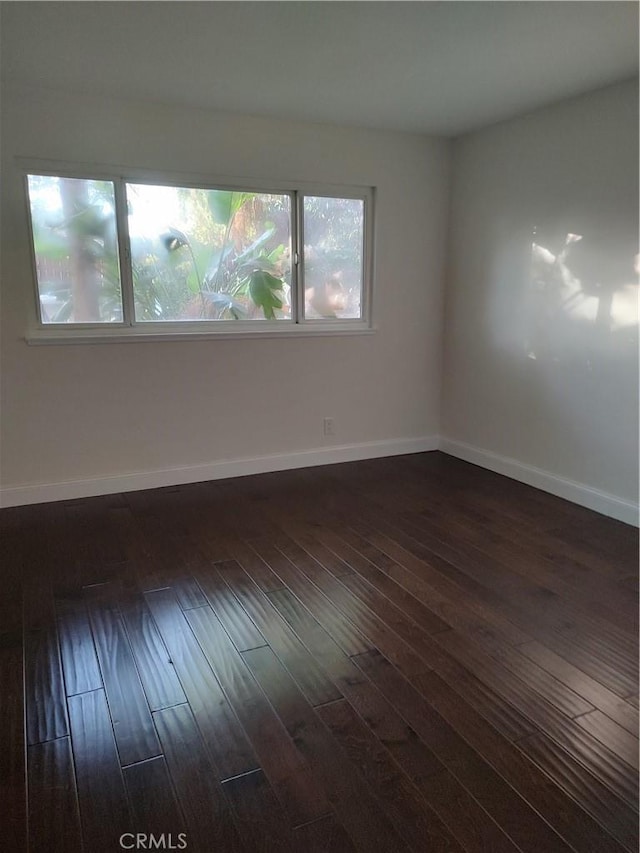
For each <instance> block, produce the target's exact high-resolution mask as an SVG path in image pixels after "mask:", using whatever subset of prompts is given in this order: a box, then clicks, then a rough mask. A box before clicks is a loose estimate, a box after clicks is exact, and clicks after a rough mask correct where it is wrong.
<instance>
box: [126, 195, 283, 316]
mask: <svg viewBox="0 0 640 853" xmlns="http://www.w3.org/2000/svg"><path fill="white" fill-rule="evenodd" d="M127 201H128V207H129V236H130V240H131V259H132V270H133V293H134V300H135V316H136V320H138V321H141V322H145V321H147V322H149V321H155V322H162V321H170V320H174V321H177V320H264V319H267V320H280V319H287V318H289V317H290V315H291V303H290V294H291V235H290V199H289V196H288V195H271V194H267V193H255V192H228V191H226V190H206V189H194V188H187V187H164V186H150V185H147V184H127Z"/></svg>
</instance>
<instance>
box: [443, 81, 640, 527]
mask: <svg viewBox="0 0 640 853" xmlns="http://www.w3.org/2000/svg"><path fill="white" fill-rule="evenodd" d="M452 169H453V176H454V178H453V189H452V213H451V222H450V229H451V230H450V262H449V271H448V282H447V297H446V317H447V319H446V325H445V360H444V374H443V389H444V392H443V400H444V407H443V409H444V410H443V428H442V432H443V434H444V435H445V436H446V437H447V439H449V440H450V443H449V444H447V445H446V446H447V448H448V449H449V450H451V451H453V452H455V453H458V454H459V455H462V456H466V458H470V459H473V460H474V461H478V462H480V463H481V464H488V465H489V467H497V469H499V470H500V469H501V470H505V471H506V472H510V473H512V474H514V475H515V476H523V475H524V477H525V479H526V477H527V476H529V477H530V479H531V477H533V481H535V479H536V476H537V477H538V480H539V484H540V485H543V486H544V487H545V488H548V487H551V488H552V490H553V486H554V481H553V477H556V478H565V479H567V480H570V481H574V482H575V483H578V484H583V485H584V486H586V487H587V489H585V490H583V494H582V496H581V495H580V490H579V489H578V490H574V492H575V494H573V497H574V499H577V500H579V501H580V498H581V497H582V498H583V499H584V498H585V495H586V496H587V497H588V496H589V490H595V492H604V493H607V494H608V495H610V496H614V498H618V499H620V500H621V501H622V502H623V503H622V504H621V505H620V507H619V509H620V508H622V510H624V506H625V505H627V507H628V508H629V505H630V504H633V503H637V499H638V309H637V296H638V286H637V277H636V276H635V275H634V269H633V261H634V254H635V253H636V252H637V251H638V248H637V243H638V92H637V86H636V85H635V84H634V83H633V82H631V83H628V84H621V85H617V86H614V87H610V88H607V89H603V90H600V91H598V92H594V93H592V94H590V95H586V96H583V97H580V98H575V99H572V100H567V101H564V102H562V103H560V104H557V105H556V106H554V107H552V108H548V109H544V110H540V111H537V112H535V113H532V114H531V115H529V116H526V117H523V118H521V119H518V120H515V121H509V122H505V123H502V124H499V125H496V126H494V127H491V128H488V129H485V130H483V131H481V132H477V133H472V134H469V135H467V136H464V137H461V138H460V139H458V140H457V141H456V142H455V145H454V153H453V163H452ZM534 228H536V229H537V236H535V237H534V236H533V232H534ZM568 233H573V234H577V235H582V238H583V239H582V241H580V242H574V243H573V244H572V246H571V247H570V249H571V251H570V252H569V253H568V255H567V257H566V263H565V267H566V268H567V269H566V270H565V271H564V275H565V279H564V280H563V279H562V278H561V276H562V272H561V271H560V268H559V267H558V266H557V265H556V268H555V269H556V274H558V275H560V277H559V278H556V279H555V281H554V280H552V278H551V277H550V275H549V273H550V271H551V275H553V272H552V268H551V267H550V266H548V265H545V264H544V263H542V264H541V267H542V268H545V266H546V271H547V272H546V279H545V273H543V274H542V275H541V276H540V275H538V276H536V274H534V273H532V241H535V242H536V243H537V244H538V245H539V246H541V247H542V248H543V249H546V250H548V251H549V252H551V253H552V254H554V255H557V253H558V252H559V251H560V249H561V247H562V244H563V242H564V240H565V237H566V235H567V234H568ZM540 254H542V255H544V252H542V251H541V252H540ZM546 257H547V259H549V260H550V257H549V256H548V255H547V256H546ZM578 279H579V282H578ZM478 451H480V452H478ZM484 451H489V452H490V453H493V454H497V455H498V457H501V458H494V457H491V456H489V455H487V454H486V453H484ZM504 457H506V458H507V459H506V460H505V458H504ZM509 460H511V461H509ZM514 461H515V462H514ZM517 463H520V465H521V466H533V467H534V468H537V469H541V470H542V472H549V473H550V474H551V475H553V477H552V478H547V481H546V482H544V477H543V476H542V474H541V472H538V473H537V474H536V472H532V471H531V470H529V471H528V474H527V468H526V467H520V468H519V466H518V464H517ZM557 485H558V482H556V487H557ZM560 485H562V484H560ZM567 488H568V487H567ZM565 492H566V493H567V496H571V490H570V489H569V491H568V492H567V489H565ZM560 493H563V492H562V488H561V489H560ZM591 497H592V498H593V494H592V496H591ZM596 498H597V495H596ZM607 500H608V499H606V498H605V501H604V503H603V504H602V505H599V504H598V501H597V500H596V501H595V503H593V501H592V503H593V505H594V506H597V508H602V509H603V510H604V511H608V510H611V509H612V507H613V508H614V509H615V507H614V506H613V505H614V504H615V503H616V502H615V500H614V501H613V502H611V501H609V502H608V504H607ZM580 502H585V501H584V500H582V501H580ZM586 502H587V503H588V502H589V501H588V500H587V501H586ZM614 514H616V513H615V512H614ZM619 517H625V518H627V520H630V517H629V513H627V514H626V515H625V514H624V511H623V512H622V515H620V514H619Z"/></svg>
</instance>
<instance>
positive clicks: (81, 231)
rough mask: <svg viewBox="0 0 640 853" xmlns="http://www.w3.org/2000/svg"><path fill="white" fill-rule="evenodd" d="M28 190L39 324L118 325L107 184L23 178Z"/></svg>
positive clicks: (111, 197)
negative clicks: (26, 181)
mask: <svg viewBox="0 0 640 853" xmlns="http://www.w3.org/2000/svg"><path fill="white" fill-rule="evenodd" d="M28 191H29V202H30V208H31V234H32V239H33V250H34V256H35V265H36V279H37V287H38V298H39V309H40V319H41V322H42V323H43V324H52V323H55V324H57V323H65V324H75V323H121V322H122V318H123V310H122V287H121V281H120V264H119V258H118V237H117V232H116V216H115V191H114V185H113V183H112V182H111V181H101V180H90V179H85V178H66V177H58V176H55V175H29V176H28Z"/></svg>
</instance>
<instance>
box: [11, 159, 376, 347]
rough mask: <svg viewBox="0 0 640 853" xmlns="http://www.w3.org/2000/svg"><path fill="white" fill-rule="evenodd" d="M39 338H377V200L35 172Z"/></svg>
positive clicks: (349, 193)
mask: <svg viewBox="0 0 640 853" xmlns="http://www.w3.org/2000/svg"><path fill="white" fill-rule="evenodd" d="M26 183H27V194H28V208H29V213H30V225H31V236H32V246H33V258H34V267H35V280H36V296H37V318H38V327H37V330H36V331H35V332H34V333H33V335H32V338H33V339H34V340H36V341H37V340H38V339H53V340H56V339H65V340H68V339H70V338H74V339H79V340H80V339H86V338H89V339H104V338H110V337H113V338H118V339H120V338H121V337H123V336H124V337H133V338H138V337H156V336H167V335H169V336H172V335H173V336H175V335H177V336H187V337H189V336H193V335H194V334H195V335H198V334H204V335H207V334H219V333H222V334H229V333H231V334H236V333H240V334H247V333H249V334H250V333H252V332H256V333H264V332H267V333H269V332H271V333H272V332H274V331H275V332H276V333H283V334H287V333H291V332H293V333H298V332H304V333H311V334H313V333H314V332H316V333H324V332H332V331H343V332H345V331H358V330H366V329H368V328H370V308H371V298H370V297H371V254H372V252H371V248H372V247H371V241H372V193H371V191H370V190H368V189H362V190H360V189H358V190H352V189H349V190H341V189H337V188H334V187H331V188H318V187H314V188H312V189H307V188H306V187H280V188H272V187H269V188H259V187H255V186H254V187H251V186H232V187H229V186H221V185H212V184H209V183H208V182H207V181H185V180H184V178H183V179H182V180H180V181H172V180H168V179H163V180H150V179H149V178H148V177H147V176H146V175H140V174H134V175H129V176H127V177H124V176H122V175H118V176H115V175H109V173H108V171H107V172H106V173H104V172H102V170H101V172H100V174H96V175H86V174H82V175H80V174H77V173H75V174H72V173H71V172H63V171H59V172H57V173H55V174H54V173H53V172H52V171H49V170H47V171H46V172H45V171H39V170H36V169H29V170H28V173H27V175H26Z"/></svg>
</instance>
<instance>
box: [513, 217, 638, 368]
mask: <svg viewBox="0 0 640 853" xmlns="http://www.w3.org/2000/svg"><path fill="white" fill-rule="evenodd" d="M567 225H569V226H571V230H569V229H568V228H567ZM576 225H577V223H576V224H574V223H565V224H564V225H561V226H556V227H548V226H547V227H545V226H534V227H533V235H532V236H533V239H532V245H531V272H530V282H529V292H528V294H527V301H528V306H527V310H526V316H527V317H528V329H527V333H526V337H525V340H524V347H525V353H526V355H527V357H528V358H531V359H534V360H538V359H540V358H545V359H551V360H553V361H559V360H560V359H561V358H563V357H571V358H572V359H574V360H575V358H576V357H577V358H578V359H580V358H583V359H585V360H586V363H587V366H588V367H590V357H591V355H594V356H595V355H596V354H597V352H598V351H601V350H603V349H605V348H606V350H607V352H608V354H609V356H614V358H615V357H616V356H617V355H618V354H622V353H623V352H624V353H625V354H626V353H628V352H629V351H630V350H631V349H633V350H635V349H636V348H637V341H638V272H639V271H640V256H639V255H638V246H637V237H636V236H635V235H633V234H632V233H627V234H625V233H621V230H620V229H615V230H613V231H609V232H607V230H606V229H605V228H604V227H603V226H601V227H599V228H598V227H593V226H591V227H589V226H586V227H576Z"/></svg>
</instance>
